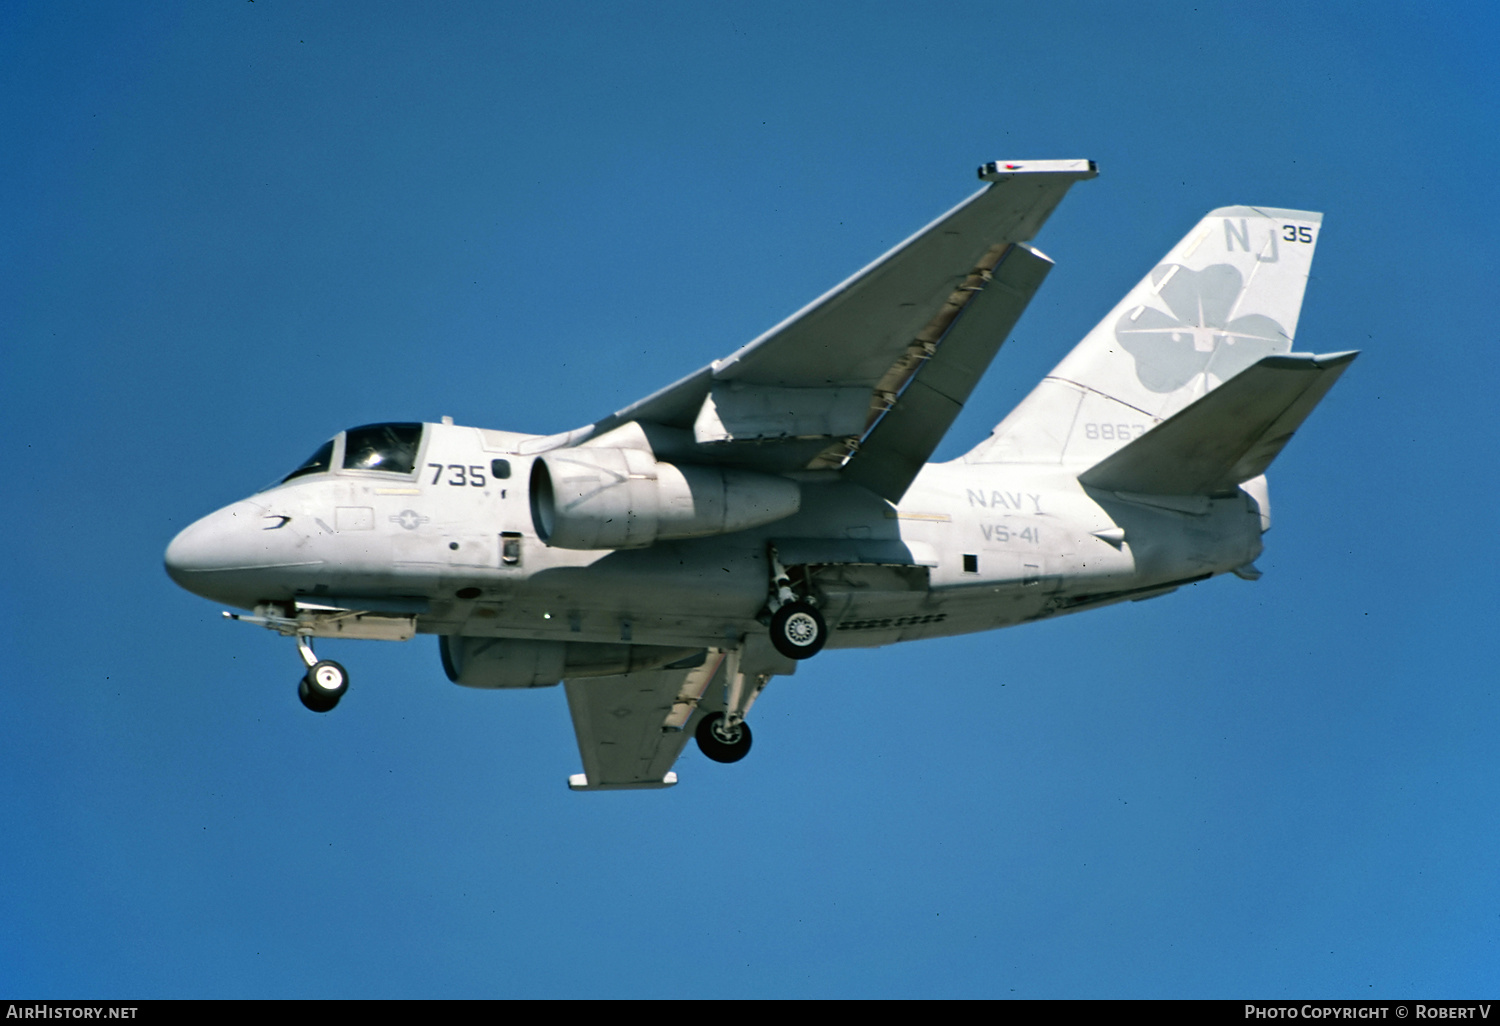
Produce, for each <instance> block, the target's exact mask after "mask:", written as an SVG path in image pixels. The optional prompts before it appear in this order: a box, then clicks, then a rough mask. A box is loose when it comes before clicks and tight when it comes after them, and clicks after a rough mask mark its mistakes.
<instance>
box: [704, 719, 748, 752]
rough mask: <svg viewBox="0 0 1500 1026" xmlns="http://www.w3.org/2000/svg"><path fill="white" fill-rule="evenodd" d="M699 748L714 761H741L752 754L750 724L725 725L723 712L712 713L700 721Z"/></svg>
mask: <svg viewBox="0 0 1500 1026" xmlns="http://www.w3.org/2000/svg"><path fill="white" fill-rule="evenodd" d="M694 736H695V737H696V738H697V739H698V749H699V751H701V752H702V753H703V754H704V755H706V756H708V757H709V758H710V759H712V760H713V761H714V762H739V761H740V760H741V759H743V758H744V757H745V756H747V755H749V754H750V724H748V723H745V722H744V721H741V722H739V723H736V724H735V725H734V726H732V727H726V726H725V725H724V714H723V713H717V712H716V713H710V714H709V715H707V716H705V717H703V719H701V720H699V721H698V731H697V733H696V734H695V735H694Z"/></svg>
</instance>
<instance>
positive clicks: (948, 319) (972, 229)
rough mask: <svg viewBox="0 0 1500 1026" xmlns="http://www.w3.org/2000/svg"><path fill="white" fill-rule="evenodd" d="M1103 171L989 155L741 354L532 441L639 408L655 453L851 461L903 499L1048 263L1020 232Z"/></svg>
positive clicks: (825, 465)
mask: <svg viewBox="0 0 1500 1026" xmlns="http://www.w3.org/2000/svg"><path fill="white" fill-rule="evenodd" d="M1096 174H1097V171H1096V170H1095V167H1094V164H1093V162H1092V161H1088V160H1050V161H1010V162H996V163H993V164H986V165H985V166H984V167H981V168H980V177H981V178H982V179H984V180H985V181H986V182H987V183H988V184H987V185H986V186H985V187H984V188H982V189H980V190H979V191H978V192H976V193H975V194H974V195H972V196H970V197H969V198H968V199H966V200H964V201H963V202H962V203H960V204H959V205H958V206H956V207H954V208H953V209H952V210H950V211H948V212H947V213H946V214H943V215H942V216H941V217H939V218H938V219H937V220H935V221H933V222H932V223H931V224H929V225H927V227H925V228H923V229H922V230H921V231H919V232H917V233H916V234H915V235H913V236H911V238H909V239H907V240H906V241H905V242H902V243H901V244H900V245H898V246H896V247H895V248H894V249H892V250H891V251H890V252H888V253H886V254H885V255H884V256H882V257H880V258H879V259H878V260H876V261H875V262H874V263H872V264H870V265H869V266H868V267H865V268H864V269H863V270H861V271H859V272H858V273H857V274H855V275H854V276H853V277H851V278H849V279H848V280H846V281H844V282H843V283H841V284H839V285H837V286H836V287H834V288H833V289H830V290H829V291H828V292H826V293H824V294H823V295H822V296H820V297H818V298H817V299H815V300H813V302H811V303H810V304H808V305H807V306H805V307H803V308H802V309H801V310H799V311H797V312H796V313H795V314H793V315H792V316H791V317H788V318H787V319H786V320H784V321H782V322H781V323H780V324H778V325H776V326H775V327H773V328H772V329H771V330H769V331H767V332H766V333H765V334H763V335H761V336H760V337H759V338H757V339H755V340H753V341H752V342H750V343H748V344H747V345H745V346H744V347H742V348H741V349H740V350H739V351H737V352H735V353H733V354H731V355H730V356H728V357H726V358H725V359H722V360H719V361H716V362H715V363H712V364H710V365H709V366H707V367H704V368H702V369H701V370H699V371H697V372H696V373H694V374H691V375H689V376H688V377H686V378H683V379H682V380H681V381H678V382H677V383H676V384H673V385H670V386H668V387H667V388H665V389H662V390H661V391H660V392H657V393H656V394H654V395H652V396H649V397H647V398H646V399H643V400H641V401H640V402H637V403H634V404H633V405H631V406H628V407H626V408H625V409H623V410H620V411H619V412H617V413H615V414H613V415H611V416H609V417H606V418H604V419H603V420H601V421H599V422H598V423H597V424H594V425H590V426H589V427H588V428H583V429H580V430H578V431H573V432H569V433H567V434H566V435H558V436H552V437H551V438H549V439H544V440H539V445H538V447H537V449H536V451H540V450H541V449H545V448H552V447H557V446H563V445H576V444H580V443H583V442H586V441H589V440H590V439H593V438H597V437H599V436H600V435H602V434H604V433H606V432H608V431H611V430H614V429H615V428H618V427H621V426H623V425H626V424H629V423H631V422H632V421H634V422H636V423H638V424H640V426H641V427H642V428H643V429H644V430H645V432H646V435H647V437H648V439H650V441H651V444H652V447H653V449H655V450H656V451H657V453H658V455H659V456H660V457H661V458H664V459H673V458H677V459H682V458H687V459H691V460H693V461H696V462H702V463H717V464H728V465H739V466H744V467H747V468H750V469H759V470H767V471H773V472H785V471H792V470H829V471H840V470H842V469H844V468H846V466H847V467H848V468H849V469H850V471H851V476H852V477H854V478H855V479H856V480H858V481H859V482H860V483H861V484H864V485H866V486H867V487H869V488H871V490H873V491H875V492H876V493H877V494H880V495H882V496H884V497H885V498H888V499H891V500H892V501H894V500H896V499H899V498H900V495H901V493H903V492H904V491H905V490H906V487H907V485H908V484H910V482H911V479H912V477H913V476H915V474H916V471H917V470H918V469H920V467H921V466H922V464H923V463H925V462H926V460H927V458H928V457H929V456H930V455H931V454H932V451H933V449H934V448H935V447H936V445H937V443H938V441H939V440H940V439H941V438H942V436H943V433H944V432H945V431H946V430H947V428H948V425H949V424H951V423H952V421H953V418H954V417H955V416H956V415H957V413H958V410H959V409H960V408H961V407H962V405H963V402H964V400H966V399H967V398H968V395H969V393H970V392H971V391H972V389H973V387H974V384H975V383H976V382H977V381H978V380H979V377H980V376H981V375H982V374H983V373H984V371H985V370H986V369H987V368H988V366H989V363H990V360H991V359H993V357H994V355H995V352H996V351H997V350H998V349H999V347H1000V343H1001V342H1002V341H1004V339H1005V337H1006V335H1007V334H1008V333H1009V331H1010V330H1011V328H1012V326H1013V325H1014V324H1015V322H1016V320H1017V319H1018V318H1019V317H1020V315H1021V312H1022V311H1023V310H1024V309H1025V308H1026V304H1027V303H1028V302H1029V301H1030V299H1031V296H1032V294H1033V293H1034V292H1035V291H1036V288H1037V287H1038V286H1039V285H1040V284H1041V281H1042V278H1043V277H1045V275H1046V272H1047V270H1048V269H1049V268H1050V267H1051V262H1050V261H1049V260H1047V258H1046V257H1044V256H1042V255H1041V254H1039V253H1037V252H1036V251H1035V250H1033V249H1031V248H1030V247H1028V246H1026V245H1025V242H1026V240H1028V239H1030V238H1032V237H1033V236H1034V235H1035V234H1036V232H1037V231H1038V230H1039V229H1040V228H1041V226H1042V224H1043V223H1044V222H1045V221H1046V220H1047V218H1048V216H1049V215H1050V214H1051V213H1052V211H1053V209H1054V208H1055V207H1056V206H1057V204H1058V203H1059V202H1060V201H1061V200H1062V198H1063V196H1064V194H1065V193H1066V192H1067V191H1068V188H1069V187H1070V186H1071V185H1072V184H1073V183H1074V182H1075V181H1078V180H1080V179H1084V178H1092V177H1094V176H1095V175H1096ZM888 411H889V413H888ZM893 419H894V421H895V423H894V424H893V425H892V426H891V427H889V428H884V425H885V423H887V422H889V421H891V420H893Z"/></svg>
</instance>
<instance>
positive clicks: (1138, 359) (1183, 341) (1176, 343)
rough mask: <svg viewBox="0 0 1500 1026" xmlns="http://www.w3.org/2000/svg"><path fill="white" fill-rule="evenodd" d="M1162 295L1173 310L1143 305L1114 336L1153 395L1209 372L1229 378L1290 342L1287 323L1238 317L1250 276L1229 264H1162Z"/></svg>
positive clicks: (1154, 276)
mask: <svg viewBox="0 0 1500 1026" xmlns="http://www.w3.org/2000/svg"><path fill="white" fill-rule="evenodd" d="M1151 280H1152V282H1153V283H1154V284H1155V285H1156V294H1157V295H1158V296H1159V297H1160V298H1161V301H1162V302H1163V303H1165V304H1166V306H1167V309H1168V310H1170V311H1171V313H1167V312H1165V311H1162V310H1157V309H1155V308H1153V307H1149V306H1136V307H1133V308H1131V309H1130V310H1129V311H1127V312H1126V313H1125V314H1123V315H1122V316H1121V317H1120V320H1119V321H1118V322H1117V323H1116V324H1115V339H1116V340H1117V341H1118V342H1119V343H1120V345H1121V346H1123V347H1124V348H1125V351H1126V352H1128V353H1130V355H1131V356H1133V357H1135V373H1136V377H1138V378H1139V379H1140V382H1141V384H1143V385H1145V386H1146V387H1147V388H1149V389H1150V390H1151V391H1153V392H1175V391H1177V390H1178V389H1179V388H1181V387H1183V386H1184V385H1186V384H1187V383H1188V382H1190V381H1192V380H1193V378H1195V377H1197V376H1198V375H1200V374H1202V373H1203V372H1204V371H1206V370H1208V369H1209V365H1210V363H1212V370H1213V373H1214V375H1215V376H1216V377H1217V378H1218V379H1219V380H1220V381H1227V380H1228V379H1230V378H1232V377H1234V376H1235V375H1236V374H1238V373H1239V372H1240V371H1242V370H1244V369H1245V368H1246V367H1248V366H1250V365H1251V364H1252V363H1254V362H1255V361H1257V360H1259V359H1261V358H1262V357H1266V356H1270V355H1271V354H1272V353H1274V352H1276V350H1277V348H1278V344H1279V343H1283V342H1285V341H1286V332H1285V331H1283V330H1282V328H1281V325H1279V324H1277V323H1276V322H1275V321H1273V320H1272V319H1271V318H1269V317H1266V316H1264V315H1263V314H1247V315H1245V316H1244V317H1235V318H1234V319H1233V320H1230V317H1231V315H1232V314H1233V313H1234V306H1235V302H1236V301H1237V300H1238V299H1239V297H1240V293H1241V292H1243V291H1244V288H1245V279H1244V278H1243V277H1242V276H1241V275H1240V272H1239V270H1238V269H1237V268H1235V267H1234V266H1232V265H1230V264H1214V265H1212V266H1211V267H1205V268H1204V269H1203V270H1201V271H1190V270H1188V269H1187V268H1186V267H1183V266H1181V265H1179V264H1162V265H1161V266H1159V267H1157V268H1156V270H1154V271H1152V272H1151Z"/></svg>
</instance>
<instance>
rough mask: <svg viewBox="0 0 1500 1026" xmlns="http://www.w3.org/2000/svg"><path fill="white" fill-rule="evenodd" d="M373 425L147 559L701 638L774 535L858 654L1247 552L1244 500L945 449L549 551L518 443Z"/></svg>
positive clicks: (429, 609)
mask: <svg viewBox="0 0 1500 1026" xmlns="http://www.w3.org/2000/svg"><path fill="white" fill-rule="evenodd" d="M394 426H395V427H402V428H407V429H416V430H415V432H414V433H412V432H410V431H409V434H411V435H412V437H413V438H414V439H415V440H414V441H413V443H412V447H411V450H410V452H408V453H406V454H405V455H404V457H403V458H402V459H398V460H396V461H394V462H392V461H391V460H389V459H387V460H386V461H385V462H384V464H382V463H381V461H380V459H379V456H378V454H377V455H376V456H374V457H370V456H368V454H366V457H365V458H362V459H356V458H355V456H354V453H353V446H354V444H355V443H354V440H353V439H354V434H355V433H354V432H353V431H351V432H349V433H347V434H341V435H339V436H338V437H337V438H335V439H334V440H333V442H332V443H330V445H329V446H325V447H324V449H320V450H319V453H318V454H317V455H315V457H314V460H312V461H310V464H309V465H310V466H311V469H308V467H307V466H304V468H301V469H299V471H298V472H295V473H294V475H293V476H290V477H289V478H288V479H287V480H285V481H284V482H283V483H281V484H279V485H277V486H274V487H272V488H269V489H267V490H265V491H262V492H259V493H257V494H255V495H252V496H250V497H249V498H247V499H244V500H242V501H240V502H237V503H234V504H232V505H230V506H226V507H225V508H223V509H221V510H218V511H217V512H215V513H212V514H210V515H209V516H207V517H204V518H203V519H201V520H199V521H197V522H196V523H194V524H192V525H191V526H189V527H188V528H186V529H185V530H184V531H183V532H182V533H181V534H179V535H178V536H177V538H176V539H175V540H174V541H173V542H172V544H171V546H170V547H169V548H168V550H167V554H166V563H167V568H168V572H169V573H170V574H171V576H172V577H173V579H174V580H176V581H177V582H178V583H179V584H181V585H182V586H183V587H184V588H186V589H188V590H189V591H192V592H194V593H196V594H199V595H202V596H204V597H207V598H210V599H214V600H216V601H220V602H223V603H226V604H228V605H231V606H236V607H239V608H242V609H253V608H257V607H266V606H271V605H280V606H282V607H283V608H286V609H288V610H290V609H291V608H292V607H293V605H294V604H296V603H299V602H301V603H313V604H317V603H326V604H327V605H329V606H330V607H342V608H360V609H368V610H373V611H376V612H379V611H381V610H385V611H388V612H391V613H403V614H410V615H412V616H414V617H415V626H416V630H417V631H418V632H421V633H431V634H442V635H464V636H470V637H501V638H523V639H535V640H558V641H572V642H583V643H610V644H619V643H621V642H625V643H631V644H636V645H660V646H682V647H702V646H711V645H724V644H732V643H734V641H735V640H736V639H739V638H742V637H745V636H747V635H751V634H756V633H759V632H762V631H763V630H764V627H763V626H762V621H763V620H764V618H765V609H766V602H767V594H768V580H769V575H770V564H769V558H770V557H769V553H770V552H771V551H772V550H771V548H770V546H775V551H776V552H778V553H780V558H781V560H782V562H783V563H785V564H786V565H788V566H789V567H796V568H797V571H796V572H798V573H800V574H802V575H804V580H803V583H804V584H805V585H806V588H807V590H808V592H809V593H810V594H811V595H812V596H813V597H814V599H815V601H816V602H817V603H818V605H819V607H820V608H821V610H822V612H823V615H824V616H825V618H826V619H827V622H828V625H829V627H830V628H831V634H830V637H829V640H828V645H829V646H830V647H869V646H876V645H884V644H889V643H892V642H896V641H904V640H910V639H915V638H924V637H937V636H942V635H951V634H962V633H968V632H973V631H981V630H989V629H993V628H997V627H1005V626H1010V625H1013V624H1017V623H1021V622H1025V621H1028V620H1034V619H1040V618H1044V617H1048V616H1052V615H1057V614H1061V613H1066V612H1073V611H1077V610H1081V609H1086V608H1093V607H1095V606H1098V605H1102V604H1107V603H1109V602H1114V601H1121V600H1126V599H1133V598H1143V597H1149V596H1150V595H1153V594H1159V593H1162V592H1164V591H1166V590H1170V588H1171V587H1173V586H1175V585H1176V584H1180V583H1183V582H1185V581H1190V580H1196V579H1201V578H1203V577H1207V576H1210V575H1213V574H1217V573H1222V572H1225V571H1229V570H1233V569H1235V568H1237V567H1242V566H1245V565H1247V564H1249V563H1250V562H1251V561H1252V560H1253V559H1255V557H1256V556H1257V555H1258V554H1259V552H1260V548H1261V542H1260V535H1261V529H1262V515H1263V514H1262V506H1263V504H1264V498H1263V495H1262V498H1261V499H1259V500H1257V499H1255V498H1252V497H1251V495H1250V494H1248V493H1247V492H1246V491H1243V490H1242V491H1240V492H1238V493H1237V494H1234V495H1232V496H1226V497H1222V498H1212V499H1208V498H1196V499H1190V500H1189V499H1185V500H1183V501H1180V502H1176V501H1173V500H1163V499H1161V498H1160V497H1157V498H1151V499H1148V498H1146V497H1140V496H1135V497H1124V496H1120V495H1118V494H1115V493H1102V494H1101V493H1098V492H1095V491H1092V490H1089V489H1086V488H1084V487H1083V486H1082V485H1080V484H1079V482H1078V480H1077V477H1076V473H1077V471H1078V469H1079V468H1072V469H1071V470H1070V469H1069V468H1068V467H1065V466H1060V465H1056V464H1052V465H1045V464H995V463H984V464H978V463H974V464H971V463H965V462H964V461H962V460H955V461H952V462H949V463H942V464H929V465H927V467H926V468H925V469H924V470H923V471H922V473H921V474H919V475H918V477H917V479H916V480H915V482H914V483H913V485H912V487H911V488H910V489H909V490H908V491H907V493H906V495H905V496H904V497H903V498H902V501H901V502H900V503H898V504H892V503H890V502H887V501H885V500H883V499H880V498H878V497H876V496H874V495H873V494H871V493H870V492H868V491H866V490H865V489H863V488H861V487H859V486H857V485H853V484H849V483H845V482H841V481H839V480H838V479H837V478H836V477H835V476H833V475H826V476H823V477H821V478H820V477H817V476H809V477H808V479H807V480H804V481H803V482H802V483H801V488H802V501H801V509H800V511H799V512H798V513H796V514H795V515H793V516H790V517H787V518H785V519H782V520H778V521H776V522H774V523H771V524H767V525H765V526H762V527H759V528H755V529H752V530H743V531H737V532H735V533H732V534H724V535H719V536H714V537H706V538H694V539H689V540H678V541H659V542H657V543H656V544H654V545H651V546H650V547H647V548H640V549H627V550H619V551H612V550H591V551H589V550H585V551H579V550H569V549H563V548H556V547H550V546H548V545H546V544H545V543H543V542H542V541H541V540H540V539H539V538H538V536H537V533H536V530H535V528H534V525H533V515H532V510H531V506H530V503H529V497H528V495H527V487H528V481H529V480H530V469H531V466H530V465H531V462H532V460H533V459H534V455H528V454H527V448H528V443H530V444H531V445H532V446H533V447H535V444H536V439H535V436H528V435H522V434H514V433H510V432H500V431H490V430H483V429H477V428H473V427H464V426H457V425H452V424H448V423H442V424H425V425H394ZM361 430H366V431H368V430H369V429H361ZM358 437H359V440H360V442H361V444H364V445H366V447H368V445H367V442H368V440H367V438H366V436H364V435H361V436H358ZM320 457H321V460H320ZM372 460H373V462H372Z"/></svg>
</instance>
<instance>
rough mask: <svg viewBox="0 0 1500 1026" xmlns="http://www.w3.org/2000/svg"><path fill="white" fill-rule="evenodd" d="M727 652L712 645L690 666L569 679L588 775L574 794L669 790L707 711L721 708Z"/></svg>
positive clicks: (578, 777)
mask: <svg viewBox="0 0 1500 1026" xmlns="http://www.w3.org/2000/svg"><path fill="white" fill-rule="evenodd" d="M724 663H725V658H724V653H723V652H722V651H719V650H718V649H709V650H708V652H707V654H706V658H705V660H704V662H703V663H702V664H701V665H699V666H695V667H690V668H686V669H676V670H672V669H667V670H647V671H643V672H640V673H629V674H624V675H622V676H617V677H587V678H582V679H579V680H576V681H574V680H570V681H566V682H564V685H563V686H564V688H565V689H566V690H567V693H568V711H569V712H570V713H571V714H572V716H573V731H574V733H575V734H576V735H577V737H578V754H579V755H581V756H582V757H583V772H582V773H575V774H574V775H573V776H572V777H571V778H569V780H568V786H569V787H571V788H572V789H573V790H575V791H619V790H627V789H639V788H652V787H671V786H672V785H673V784H675V783H677V774H676V773H673V772H672V764H673V763H675V762H676V761H677V757H678V756H679V755H681V754H682V746H683V745H684V744H685V743H686V742H687V739H688V738H689V737H690V736H692V733H693V728H695V727H696V726H697V725H698V721H699V720H700V719H701V718H702V717H703V715H704V713H705V712H709V711H712V710H713V709H716V708H721V707H722V705H723V700H722V691H723V682H724Z"/></svg>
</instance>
